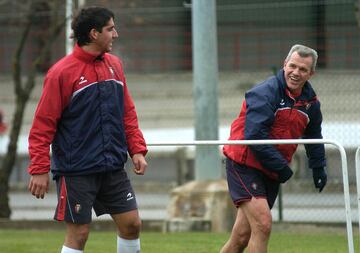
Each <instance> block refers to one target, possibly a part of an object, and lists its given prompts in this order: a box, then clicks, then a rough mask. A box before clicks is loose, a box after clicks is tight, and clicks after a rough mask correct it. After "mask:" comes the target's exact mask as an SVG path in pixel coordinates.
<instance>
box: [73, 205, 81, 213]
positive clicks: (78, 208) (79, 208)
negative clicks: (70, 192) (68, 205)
mask: <svg viewBox="0 0 360 253" xmlns="http://www.w3.org/2000/svg"><path fill="white" fill-rule="evenodd" d="M74 209H75V213H80V210H81V205H80V204H76V205H75V208H74Z"/></svg>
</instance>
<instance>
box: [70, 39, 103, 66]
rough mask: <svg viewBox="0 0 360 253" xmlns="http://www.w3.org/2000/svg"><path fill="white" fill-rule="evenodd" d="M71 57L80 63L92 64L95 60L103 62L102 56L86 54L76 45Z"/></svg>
mask: <svg viewBox="0 0 360 253" xmlns="http://www.w3.org/2000/svg"><path fill="white" fill-rule="evenodd" d="M73 55H74V56H75V57H76V58H78V59H79V60H81V61H84V62H88V63H92V62H94V61H96V60H103V58H104V54H100V55H94V54H91V53H89V52H86V51H85V50H84V49H82V48H81V47H80V46H79V45H78V44H77V43H76V44H75V46H74V50H73Z"/></svg>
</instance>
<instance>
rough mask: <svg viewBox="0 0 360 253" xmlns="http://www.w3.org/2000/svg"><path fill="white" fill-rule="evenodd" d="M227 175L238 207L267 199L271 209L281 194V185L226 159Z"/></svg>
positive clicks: (230, 190)
mask: <svg viewBox="0 0 360 253" xmlns="http://www.w3.org/2000/svg"><path fill="white" fill-rule="evenodd" d="M226 175H227V182H228V187H229V192H230V196H231V199H232V200H233V202H234V204H235V206H236V207H239V205H240V204H241V203H242V202H244V201H249V200H251V198H252V197H254V198H265V199H267V202H268V204H269V207H270V209H271V208H272V207H273V205H274V203H275V200H276V197H277V195H278V193H279V183H278V182H277V181H275V180H272V179H270V178H268V177H267V176H266V175H264V174H263V173H262V172H261V171H259V170H257V169H253V168H249V167H247V166H246V165H242V164H238V163H236V162H234V161H233V160H231V159H229V158H226Z"/></svg>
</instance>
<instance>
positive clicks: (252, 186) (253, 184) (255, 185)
mask: <svg viewBox="0 0 360 253" xmlns="http://www.w3.org/2000/svg"><path fill="white" fill-rule="evenodd" d="M257 187H258V185H257V184H256V183H251V188H253V189H254V190H255V191H256V190H257Z"/></svg>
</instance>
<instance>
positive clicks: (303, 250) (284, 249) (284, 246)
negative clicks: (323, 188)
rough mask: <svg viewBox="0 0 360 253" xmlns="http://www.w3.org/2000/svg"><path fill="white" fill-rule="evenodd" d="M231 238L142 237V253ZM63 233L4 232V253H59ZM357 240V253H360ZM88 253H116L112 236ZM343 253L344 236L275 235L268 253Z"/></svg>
mask: <svg viewBox="0 0 360 253" xmlns="http://www.w3.org/2000/svg"><path fill="white" fill-rule="evenodd" d="M228 236H229V234H217V233H205V232H203V233H195V232H193V233H156V232H144V233H142V234H141V249H142V251H141V252H142V253H195V252H196V253H218V252H219V250H220V248H221V246H222V245H223V244H224V242H225V241H226V240H227V239H228ZM63 238H64V231H53V230H42V231H40V230H2V229H0V251H1V253H35V252H36V253H59V252H60V248H61V246H62V243H63ZM357 243H358V240H357V238H355V245H356V247H355V252H358V250H357V249H358V246H357V245H358V244H357ZM85 252H86V253H102V252H106V253H107V252H109V253H110V252H114V253H115V252H116V237H115V234H114V233H113V232H108V231H107V232H99V231H92V232H91V233H90V237H89V240H88V243H87V245H86V248H85ZM272 252H276V253H322V252H326V253H340V252H341V253H344V252H348V249H347V240H346V235H344V234H343V233H341V234H339V233H331V232H330V233H329V234H328V233H309V231H306V232H303V233H299V232H296V233H295V232H273V233H272V235H271V239H270V244H269V253H272Z"/></svg>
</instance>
